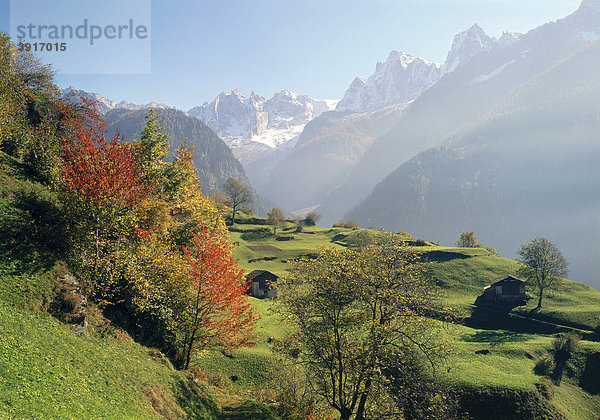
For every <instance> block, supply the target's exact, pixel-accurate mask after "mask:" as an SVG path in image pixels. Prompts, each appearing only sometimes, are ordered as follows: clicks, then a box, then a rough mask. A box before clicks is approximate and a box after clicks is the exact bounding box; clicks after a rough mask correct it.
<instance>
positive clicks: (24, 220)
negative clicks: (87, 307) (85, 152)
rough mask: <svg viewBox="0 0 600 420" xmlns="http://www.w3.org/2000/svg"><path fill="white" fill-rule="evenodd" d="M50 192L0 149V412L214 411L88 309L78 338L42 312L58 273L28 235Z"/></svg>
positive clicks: (183, 377) (137, 414) (201, 391)
mask: <svg viewBox="0 0 600 420" xmlns="http://www.w3.org/2000/svg"><path fill="white" fill-rule="evenodd" d="M53 198H54V197H53V194H52V193H51V192H50V191H48V190H47V189H46V188H45V187H43V186H41V185H39V184H36V183H34V182H31V181H29V180H28V177H27V174H26V173H25V172H24V171H23V170H22V168H21V167H20V166H19V164H18V163H17V162H16V161H14V160H13V159H12V158H10V157H8V156H6V155H4V154H2V153H0V232H2V233H1V235H0V417H2V418H39V419H44V418H65V419H67V418H114V419H127V418H143V419H146V418H147V419H152V418H157V417H165V418H205V419H216V418H218V415H219V411H220V410H219V407H218V405H217V403H216V402H215V401H214V399H213V397H212V396H211V395H210V394H209V392H208V391H207V389H206V387H204V386H203V385H201V384H197V383H196V382H195V381H194V380H193V379H192V377H191V376H189V375H187V374H185V373H182V372H178V371H175V370H174V369H173V368H172V366H171V364H170V362H169V361H168V360H167V359H165V358H164V357H163V356H162V355H161V354H160V353H159V352H157V351H154V350H152V349H148V348H145V347H143V346H141V345H138V344H137V343H135V342H134V341H133V340H131V338H129V336H128V335H127V334H125V333H123V332H122V331H120V330H119V329H116V328H114V327H112V326H111V325H110V324H109V323H108V322H107V321H106V320H105V319H103V318H102V316H101V315H100V313H99V312H97V311H94V310H93V308H92V312H91V316H90V327H89V331H88V334H87V335H86V336H81V337H80V336H77V335H76V334H75V332H74V331H73V329H72V328H71V327H69V326H67V325H65V324H62V323H60V322H59V321H57V320H56V319H55V318H53V317H52V316H50V315H49V314H48V313H47V312H45V311H44V309H46V308H47V307H48V304H49V302H50V300H51V299H52V288H53V286H54V283H55V279H56V278H57V277H58V276H59V275H62V274H64V272H65V268H64V267H63V266H62V265H61V264H60V263H59V262H57V261H55V259H54V258H53V255H52V253H51V252H50V251H51V250H50V249H48V248H50V246H59V244H58V243H54V244H52V243H49V242H48V241H45V242H44V244H45V245H46V248H44V247H43V246H41V243H40V242H39V241H38V239H40V238H45V239H48V236H47V235H46V234H47V233H48V232H50V231H52V229H53V228H54V227H55V226H53V225H52V220H48V224H47V225H43V224H40V223H35V221H36V220H37V217H38V216H39V215H40V214H46V215H47V214H49V212H51V211H52V206H53V205H55V201H54V200H53Z"/></svg>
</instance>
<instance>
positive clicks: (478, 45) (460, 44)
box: [443, 24, 495, 74]
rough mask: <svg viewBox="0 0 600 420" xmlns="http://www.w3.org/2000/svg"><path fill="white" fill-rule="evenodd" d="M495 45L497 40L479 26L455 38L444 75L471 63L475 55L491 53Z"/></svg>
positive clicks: (445, 65)
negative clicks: (463, 64)
mask: <svg viewBox="0 0 600 420" xmlns="http://www.w3.org/2000/svg"><path fill="white" fill-rule="evenodd" d="M494 44H495V40H494V39H493V38H490V37H489V36H488V35H487V34H486V33H485V31H484V30H483V29H481V27H480V26H479V25H478V24H474V25H473V26H471V27H470V28H469V29H467V30H466V31H464V32H461V33H459V34H457V35H456V36H455V37H454V42H453V43H452V48H451V49H450V52H448V57H447V58H446V63H445V64H444V70H443V73H444V74H447V73H452V72H453V71H454V70H456V68H457V67H458V66H459V65H461V64H462V63H465V62H467V61H469V60H470V59H471V58H473V57H474V56H475V55H477V54H479V53H481V52H484V51H489V50H490V49H491V48H492V47H493V46H494Z"/></svg>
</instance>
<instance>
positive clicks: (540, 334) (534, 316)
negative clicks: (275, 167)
mask: <svg viewBox="0 0 600 420" xmlns="http://www.w3.org/2000/svg"><path fill="white" fill-rule="evenodd" d="M236 228H240V229H244V230H252V229H257V230H258V229H264V228H265V226H262V225H236ZM352 232H353V229H346V228H318V227H310V228H305V233H291V232H282V233H281V235H290V236H293V237H294V239H293V240H289V241H285V242H282V241H277V240H276V239H275V236H273V235H263V236H261V237H256V236H252V235H247V234H246V235H245V236H244V234H243V233H240V232H232V233H231V241H232V242H234V243H238V244H239V245H238V246H237V247H236V248H235V256H236V257H237V258H238V259H239V265H240V267H242V268H243V269H244V270H245V271H246V272H250V271H252V270H256V269H264V270H269V271H271V272H273V273H275V274H277V275H279V276H281V275H285V273H286V270H287V269H288V268H289V261H290V260H292V259H294V258H298V257H300V256H302V255H306V254H310V253H314V252H315V251H316V250H317V249H318V247H321V246H334V247H343V246H345V243H344V237H345V236H346V235H348V234H350V233H352ZM277 235H280V233H279V232H278V234H277ZM245 238H246V239H245ZM261 245H270V246H273V247H276V248H278V250H273V249H267V248H264V249H262V248H254V247H255V246H261ZM414 249H415V250H416V251H418V252H420V253H422V254H423V257H424V258H427V259H428V260H430V261H432V262H433V264H432V265H431V267H432V268H431V274H432V276H433V279H434V280H435V282H436V284H438V285H439V286H440V288H441V289H442V291H443V294H444V296H445V299H446V301H447V304H448V305H449V306H451V307H452V308H454V311H455V312H456V313H457V314H458V315H459V317H461V318H463V319H464V320H465V322H464V323H463V324H450V325H448V324H445V325H444V326H443V328H441V331H442V337H443V339H444V341H445V343H446V345H447V347H448V349H449V351H448V355H447V357H446V359H445V360H444V363H443V364H442V365H441V366H440V367H438V369H436V371H435V372H434V373H433V375H434V377H435V378H436V380H437V381H439V382H440V383H442V384H444V385H445V386H447V387H448V389H451V390H455V391H457V392H459V393H460V392H464V393H467V394H468V395H471V394H473V393H484V394H485V393H490V392H492V393H493V392H497V393H499V394H500V395H502V393H505V392H509V394H507V395H509V396H510V395H513V394H510V393H511V392H516V393H525V394H526V395H528V396H531V395H535V396H538V395H539V394H538V393H537V391H536V384H537V383H538V382H539V381H540V379H541V376H539V375H537V374H536V373H535V371H534V367H535V365H536V362H537V360H538V359H539V358H540V357H541V356H542V355H544V354H549V353H551V351H552V340H553V338H554V336H555V334H556V333H557V332H561V331H575V332H577V333H579V334H580V335H581V336H583V337H584V339H583V340H582V341H581V342H580V345H579V347H578V349H577V351H576V352H575V354H574V355H573V357H572V358H571V359H570V360H569V361H568V363H567V366H566V368H565V370H564V372H563V374H562V377H561V381H560V383H556V384H555V385H554V386H553V391H554V396H553V399H552V400H551V401H550V403H551V405H552V407H553V409H554V410H556V412H558V413H560V414H562V415H563V416H565V418H568V419H597V418H598V413H600V396H599V395H592V394H590V393H588V392H586V391H584V390H583V389H582V388H581V387H580V386H579V380H580V377H581V375H582V372H583V370H584V369H585V363H586V358H587V357H588V355H589V354H591V353H593V352H600V343H599V342H597V341H592V340H591V338H593V337H594V336H593V335H592V332H591V331H592V330H593V329H594V328H595V327H596V326H597V325H598V316H600V293H599V292H597V291H595V290H594V289H592V288H590V287H588V286H585V285H583V284H580V283H576V282H572V281H569V280H562V282H561V287H560V289H561V290H560V291H551V292H550V293H548V294H547V295H546V296H545V298H544V305H543V308H542V310H540V311H535V310H534V308H535V306H536V304H537V300H536V299H531V300H529V301H528V304H527V306H526V307H522V308H505V307H497V306H496V305H491V304H487V305H486V304H485V303H481V304H479V303H478V304H476V299H477V297H478V296H480V295H481V294H482V293H483V288H484V287H485V286H486V285H488V284H490V283H492V282H493V281H495V280H497V279H499V278H500V277H503V276H505V275H507V274H515V273H516V271H517V269H518V268H519V264H518V263H517V262H515V261H513V260H509V259H506V258H502V257H498V256H495V255H493V254H491V253H490V252H488V251H486V250H485V249H480V248H453V247H440V246H436V245H432V246H426V247H415V248H414ZM264 257H276V259H274V260H271V261H255V262H249V261H250V260H254V259H260V258H264ZM528 294H529V295H530V296H531V297H532V298H533V297H535V296H536V295H535V293H534V291H533V290H528ZM251 299H252V302H253V305H254V306H255V308H256V309H257V310H258V311H259V312H260V313H261V315H262V320H261V322H260V324H259V329H258V333H257V337H256V340H255V342H256V345H255V347H253V348H252V349H249V350H238V351H235V352H234V354H233V358H228V357H226V356H224V355H222V354H220V353H218V354H210V355H205V356H204V358H203V359H202V360H200V361H199V362H200V364H201V365H202V366H203V367H204V368H206V369H210V368H211V367H212V368H217V369H219V370H223V371H224V372H226V373H227V374H228V375H236V376H239V381H237V382H236V384H234V387H238V389H240V390H247V389H252V387H260V386H261V384H262V383H264V382H261V381H266V380H267V377H266V376H265V375H264V373H265V372H267V371H268V366H269V361H270V360H272V358H274V357H276V356H275V355H274V354H273V352H272V345H271V344H269V343H268V342H267V338H268V337H274V338H279V337H280V336H281V334H282V333H283V332H285V331H286V326H285V324H284V323H283V322H281V320H279V319H278V317H277V315H276V314H275V313H274V312H273V311H272V310H271V309H270V307H271V306H273V307H274V306H275V305H276V303H275V302H274V301H270V300H257V299H254V298H251ZM596 340H597V338H596ZM482 351H484V352H483V354H482ZM487 351H489V353H487ZM486 353H487V354H486ZM253 367H255V368H256V369H258V370H259V371H254V372H251V371H248V369H249V368H250V369H252V368H253ZM240 373H241V374H242V375H245V376H240V375H239V374H240ZM598 380H599V381H600V378H599V379H598ZM507 398H508V399H510V397H507ZM535 398H538V397H535ZM524 401H529V400H527V399H524ZM520 404H521V405H520V406H519V405H518V404H517V405H516V407H517V409H519V408H518V407H521V409H523V410H525V408H523V407H525V406H526V403H524V402H521V403H520ZM511 408H512V407H511Z"/></svg>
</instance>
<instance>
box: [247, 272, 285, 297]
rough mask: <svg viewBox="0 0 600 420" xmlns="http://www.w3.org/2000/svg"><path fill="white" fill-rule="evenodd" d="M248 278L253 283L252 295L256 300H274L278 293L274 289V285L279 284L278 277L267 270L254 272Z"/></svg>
mask: <svg viewBox="0 0 600 420" xmlns="http://www.w3.org/2000/svg"><path fill="white" fill-rule="evenodd" d="M246 278H247V279H248V280H250V281H251V282H252V283H251V285H250V294H251V295H252V296H254V297H256V298H260V299H264V298H272V297H275V296H276V294H277V291H276V290H275V289H274V288H273V284H274V283H277V278H278V277H277V276H276V275H275V274H273V273H271V272H270V271H267V270H254V271H252V272H251V273H250V274H247V275H246Z"/></svg>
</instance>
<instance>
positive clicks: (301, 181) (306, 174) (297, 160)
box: [246, 105, 404, 210]
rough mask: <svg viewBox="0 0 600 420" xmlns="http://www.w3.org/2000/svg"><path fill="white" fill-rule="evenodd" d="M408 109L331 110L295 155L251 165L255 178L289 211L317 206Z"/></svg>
mask: <svg viewBox="0 0 600 420" xmlns="http://www.w3.org/2000/svg"><path fill="white" fill-rule="evenodd" d="M403 109H404V106H401V105H397V106H392V107H388V108H385V109H383V110H379V111H376V112H370V113H363V114H343V113H339V112H327V113H325V114H323V115H321V116H320V117H318V118H316V119H314V120H312V121H311V122H309V123H308V124H307V125H306V127H305V128H304V131H303V132H302V134H301V135H300V137H299V139H298V142H297V144H296V147H294V149H293V150H291V151H290V152H289V153H287V154H285V155H283V156H279V159H278V160H275V159H276V158H277V156H271V157H269V158H267V159H264V160H261V161H258V162H256V163H255V164H250V165H248V164H247V165H246V166H247V167H248V173H249V174H250V175H249V176H250V179H251V180H252V182H253V185H255V186H256V188H257V190H258V191H259V192H260V194H261V195H264V196H265V197H268V198H269V199H271V200H272V201H274V202H275V203H277V205H279V206H281V207H282V208H285V209H286V210H297V209H301V208H305V207H310V206H314V205H317V204H319V203H320V200H322V199H323V197H325V196H327V194H328V193H329V192H330V191H331V190H333V189H335V188H336V187H337V186H338V185H340V184H341V183H342V182H343V181H344V179H345V178H346V177H347V176H348V173H349V172H350V170H351V168H352V166H353V165H355V164H356V163H357V162H358V161H359V159H360V158H361V156H362V155H363V154H364V153H365V152H366V150H367V149H368V148H369V147H370V146H371V144H372V142H373V140H374V139H375V138H376V137H377V136H379V135H381V134H382V133H384V132H385V131H387V130H389V129H390V128H391V127H392V126H393V124H394V123H395V122H396V121H397V119H398V118H399V117H400V115H402V112H403ZM269 161H271V162H269Z"/></svg>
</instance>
